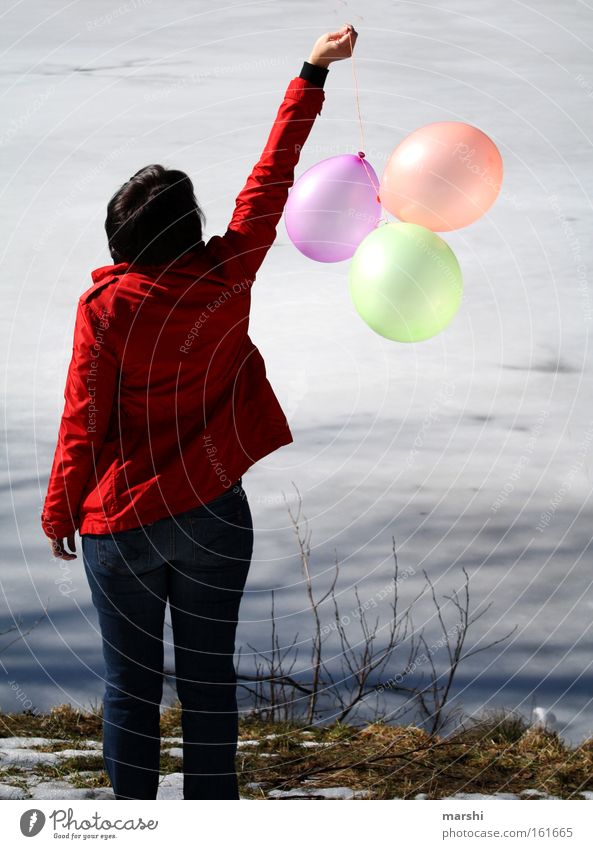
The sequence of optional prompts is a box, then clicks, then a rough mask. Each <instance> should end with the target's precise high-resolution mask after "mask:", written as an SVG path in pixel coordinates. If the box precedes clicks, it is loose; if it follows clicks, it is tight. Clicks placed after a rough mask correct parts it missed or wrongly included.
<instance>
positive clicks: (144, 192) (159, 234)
mask: <svg viewBox="0 0 593 849" xmlns="http://www.w3.org/2000/svg"><path fill="white" fill-rule="evenodd" d="M205 223H206V217H205V215H204V213H203V212H202V210H201V209H200V207H199V206H198V203H197V201H196V197H195V194H194V187H193V184H192V181H191V180H190V178H189V177H188V176H187V174H185V173H184V172H183V171H176V170H174V169H168V168H164V167H163V166H162V165H147V166H146V167H145V168H141V169H140V171H137V172H136V173H135V174H134V175H133V176H132V177H130V179H129V180H128V181H127V182H126V183H124V184H123V186H121V188H119V189H118V190H117V192H116V193H115V194H114V195H113V197H112V198H111V200H110V201H109V204H108V205H107V218H106V219H105V231H106V233H107V240H108V242H109V252H110V253H111V257H112V259H113V261H114V262H115V263H118V262H134V263H139V264H148V265H160V264H163V263H169V262H171V261H172V260H175V259H177V258H178V257H179V256H181V255H182V254H184V253H186V252H187V251H189V250H191V249H192V248H194V247H196V246H197V245H198V244H199V243H200V242H201V241H202V228H203V227H204V225H205Z"/></svg>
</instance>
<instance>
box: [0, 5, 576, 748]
mask: <svg viewBox="0 0 593 849" xmlns="http://www.w3.org/2000/svg"><path fill="white" fill-rule="evenodd" d="M346 20H349V21H351V22H352V23H353V24H354V25H355V27H356V28H357V29H358V31H359V33H360V38H359V43H358V47H357V57H356V68H357V73H358V78H359V83H360V97H361V108H362V114H363V118H364V126H365V151H366V154H367V157H368V159H369V161H370V162H371V163H372V164H373V166H374V167H375V169H376V170H377V171H378V172H379V173H380V172H381V170H382V167H383V165H384V163H385V161H386V158H387V157H388V155H389V153H390V152H391V150H392V149H393V147H394V146H395V145H396V144H397V143H398V142H399V141H400V140H401V139H402V138H403V137H404V136H405V135H406V134H407V133H409V132H411V131H412V130H413V129H415V128H417V127H419V126H421V125H423V124H426V123H429V122H432V121H439V120H459V121H467V122H469V123H472V124H475V125H477V126H479V127H480V128H481V129H483V130H484V131H485V132H487V133H488V134H489V135H491V137H492V138H493V139H494V141H495V142H496V144H497V145H498V147H499V149H500V151H501V153H502V155H503V158H504V163H505V181H504V186H503V191H502V193H501V196H500V198H499V200H498V202H497V203H496V205H495V206H494V208H493V209H492V211H491V212H490V214H488V215H487V216H486V217H485V218H484V219H483V220H481V221H479V222H478V223H476V224H474V225H472V226H471V227H468V228H466V229H464V230H461V231H459V232H455V233H450V234H447V236H446V239H447V241H448V242H449V244H450V245H451V247H452V248H453V250H454V251H455V252H456V254H457V257H458V259H459V261H460V264H461V267H462V270H463V273H464V280H465V296H464V302H463V305H462V308H461V310H460V313H459V314H458V316H457V317H456V318H455V320H454V321H453V323H452V324H451V325H450V326H449V328H448V329H447V330H446V332H444V333H443V334H441V335H440V336H438V337H436V338H434V339H432V340H429V341H427V342H423V343H420V344H417V345H411V346H405V345H398V344H396V343H390V342H388V341H387V340H384V339H382V338H380V337H378V336H376V335H374V334H373V333H372V332H371V331H370V330H369V329H368V328H367V327H366V325H365V324H363V322H362V321H361V320H360V319H359V318H358V316H357V315H356V314H355V312H354V310H353V307H352V306H351V303H350V301H349V296H348V292H347V272H348V263H340V264H337V265H334V266H328V265H317V264H315V263H313V262H311V261H309V260H307V259H305V258H304V257H302V256H301V255H300V254H298V252H297V251H296V250H295V249H294V247H293V246H292V245H291V244H290V243H289V241H288V238H287V235H286V232H285V229H284V226H283V225H281V227H280V228H279V235H278V240H277V243H276V245H275V246H274V248H273V249H272V250H271V252H270V254H269V257H268V259H267V260H266V263H265V265H264V267H263V269H262V271H261V273H260V276H259V279H258V281H257V284H256V287H255V290H254V306H253V319H252V336H253V338H254V340H255V341H256V343H257V344H258V345H259V346H260V348H261V350H262V352H263V354H264V355H265V357H266V360H267V364H268V370H269V375H270V378H271V381H272V384H273V385H274V387H275V389H276V391H277V394H278V396H279V398H280V399H281V401H282V402H283V404H284V407H285V410H286V412H287V414H288V416H289V419H290V422H291V425H292V428H293V432H294V437H295V442H294V444H293V445H290V446H287V447H285V448H283V449H282V450H280V451H278V452H277V453H276V454H274V455H273V456H271V457H269V458H267V459H266V460H264V461H263V462H261V463H260V464H259V465H258V466H257V467H256V468H254V469H252V470H251V471H250V472H249V473H248V474H247V475H246V476H245V479H244V484H245V488H246V491H247V493H248V495H249V498H250V501H251V505H252V512H253V515H254V520H255V523H256V526H257V542H256V549H255V553H254V560H253V566H252V570H251V574H250V578H249V582H248V587H247V592H246V595H245V598H244V601H243V607H242V617H243V621H242V623H241V626H240V629H239V635H238V638H239V642H240V643H241V644H242V645H245V643H246V642H250V643H252V644H256V645H258V647H260V648H266V647H267V646H268V634H269V609H270V599H269V590H270V589H271V588H276V590H277V592H276V605H277V613H278V615H279V616H280V617H282V629H283V633H284V634H285V636H286V638H287V639H291V638H292V636H293V635H294V634H295V633H296V632H297V631H299V632H300V633H301V634H306V633H307V628H308V624H307V620H306V618H305V616H306V613H305V604H304V602H305V595H304V590H303V586H302V579H301V573H300V566H299V562H298V559H297V557H296V551H295V547H294V538H293V533H292V530H291V528H290V526H289V522H288V516H287V512H286V506H285V504H284V503H283V499H282V493H283V492H284V493H286V495H287V497H288V498H289V499H294V489H293V486H292V482H294V483H295V484H296V485H297V486H298V488H299V490H300V492H301V494H302V496H303V500H304V504H305V510H306V513H307V515H308V517H309V519H310V521H311V528H312V530H313V546H314V569H315V571H316V573H318V574H319V575H320V578H319V580H320V581H323V580H324V579H323V576H322V573H323V572H324V571H325V570H327V569H329V568H330V567H331V564H332V562H333V558H334V552H335V551H337V554H338V556H339V557H340V559H341V561H342V563H343V571H342V584H341V590H342V596H341V600H342V604H343V606H344V609H345V610H348V608H349V607H350V606H351V607H354V604H355V602H354V597H353V594H352V587H353V585H354V583H358V585H359V592H360V594H361V599H363V600H364V599H371V598H373V596H374V595H375V594H376V593H378V592H380V590H381V588H382V587H383V586H384V585H385V584H386V583H387V582H388V581H389V579H390V575H391V572H390V565H391V563H390V555H391V537H392V536H394V537H395V541H396V545H397V550H398V554H399V561H400V567H401V568H402V569H407V570H413V572H412V573H411V577H410V579H409V580H407V581H406V585H405V590H404V592H405V593H406V594H409V596H410V597H411V596H413V595H414V594H415V593H416V592H417V591H418V589H419V587H420V585H421V582H422V570H423V569H426V571H427V572H428V574H429V575H430V576H431V579H432V580H433V581H434V583H435V586H436V588H437V591H438V592H439V593H449V592H450V591H451V590H452V589H454V588H456V587H460V586H461V567H462V566H465V567H466V568H467V569H468V571H469V573H470V575H471V577H472V587H473V599H474V602H475V603H476V604H477V603H488V602H492V608H491V610H490V612H489V613H488V615H487V617H485V618H484V619H483V620H481V629H482V630H481V631H479V632H478V633H476V635H475V637H476V639H478V638H480V637H482V636H483V638H484V640H485V641H490V640H493V639H496V638H498V637H499V636H501V635H502V634H503V633H505V632H506V631H507V630H509V629H510V628H511V627H513V626H514V625H518V630H517V632H516V633H515V635H514V636H513V639H512V641H511V642H509V643H508V644H505V645H503V646H499V647H497V648H496V649H494V650H492V651H491V652H490V653H488V655H479V656H478V657H477V658H476V659H475V662H474V663H473V664H472V663H470V664H468V666H466V667H465V668H464V669H463V670H462V673H461V676H460V678H459V681H458V687H457V690H456V697H457V698H458V699H459V701H460V703H462V704H463V705H464V706H465V708H466V709H467V710H469V711H473V710H477V709H479V708H480V707H482V706H486V707H494V706H503V705H504V706H507V707H515V706H518V707H520V708H522V709H523V710H524V711H525V712H527V713H528V712H529V710H530V707H531V705H532V703H534V702H536V703H537V704H538V705H543V706H545V707H546V708H548V709H551V710H553V711H554V713H555V714H556V716H557V718H558V724H559V727H560V729H561V731H562V733H563V734H564V735H565V736H566V737H567V738H568V739H569V740H572V741H577V740H579V739H581V738H583V737H584V736H586V735H590V734H591V733H592V731H593V706H592V703H591V695H592V693H593V686H592V675H591V636H592V634H591V628H592V624H591V623H592V621H593V617H592V611H593V594H592V592H591V565H592V561H593V556H592V548H591V528H592V503H591V447H592V443H593V401H592V395H591V382H590V373H591V372H590V369H591V346H590V331H591V327H592V321H593V292H592V290H591V285H592V282H591V280H590V273H591V269H590V259H589V255H590V248H591V233H592V228H591V189H592V176H593V172H592V169H591V164H590V163H591V133H592V131H593V109H592V105H593V71H592V70H591V48H590V45H591V43H592V39H593V12H592V11H591V10H590V9H589V8H588V7H587V6H585V5H584V4H572V3H571V4H566V3H562V4H560V3H557V2H554V0H542V1H541V2H538V3H535V2H531V3H524V2H521V3H519V2H514V0H502V2H500V0H499V2H492V0H485V2H480V3H479V4H475V3H473V2H470V0H447V3H443V2H439V0H433V2H432V3H429V4H418V3H415V2H401V3H398V4H392V3H388V2H386V0H375V2H373V3H371V4H369V3H365V4H363V3H354V2H344V0H322V2H319V0H314V1H313V0H299V2H298V3H291V2H288V0H268V2H256V3H254V2H239V3H236V4H233V5H232V6H228V7H224V6H220V4H215V3H212V2H210V3H206V2H204V3H200V4H198V5H197V6H196V4H195V3H193V2H189V0H172V2H170V3H168V4H167V5H166V6H164V5H163V4H158V3H152V2H150V0H134V2H128V3H119V4H118V0H113V2H111V3H109V4H105V3H103V2H99V0H79V2H74V3H70V4H65V3H62V2H56V0H49V2H47V3H44V4H41V5H40V4H35V3H33V0H24V2H21V3H19V4H15V5H14V6H12V8H11V10H10V11H6V12H5V13H4V14H3V17H2V26H1V27H0V40H1V50H2V58H1V59H0V63H1V64H0V70H1V72H2V92H1V97H2V116H3V117H2V126H1V128H0V169H1V181H0V187H1V188H0V192H1V194H2V203H1V206H0V216H1V226H2V235H3V238H2V240H1V245H2V247H1V248H0V250H1V251H2V254H1V255H2V276H3V309H2V312H1V314H0V322H1V324H2V327H1V332H0V349H1V356H2V363H3V364H4V365H5V368H4V370H3V371H4V378H5V381H4V388H5V398H4V402H5V416H4V419H3V422H2V424H3V427H4V431H5V439H6V452H5V455H4V462H5V464H6V470H5V475H4V477H3V483H2V505H3V510H2V516H1V518H0V523H1V524H0V533H1V538H2V540H3V545H2V555H1V556H2V566H1V571H0V580H1V586H2V593H1V595H0V625H3V624H7V625H8V624H10V623H11V621H12V618H13V617H21V621H22V626H23V627H24V628H26V627H27V626H28V625H30V624H31V623H32V622H34V621H35V620H36V619H37V617H38V616H39V615H40V613H41V611H42V608H43V607H44V606H47V609H48V618H47V619H46V620H45V621H43V622H42V623H41V624H39V626H38V627H37V628H36V629H35V630H34V631H33V632H32V633H31V634H30V636H28V637H26V639H25V640H24V641H23V642H22V643H20V644H18V645H15V646H13V647H12V648H11V649H10V651H9V652H8V653H6V654H5V655H2V656H0V657H1V660H2V661H3V664H4V666H5V672H4V671H2V670H1V669H0V706H1V708H2V709H3V710H5V711H8V710H18V709H19V708H20V707H21V706H22V705H23V704H24V703H25V702H27V701H28V702H30V703H31V704H32V705H33V706H34V707H36V708H38V709H40V710H42V709H45V708H47V707H49V706H51V705H53V704H56V703H59V702H64V701H72V702H73V703H78V704H84V705H86V704H88V702H89V700H91V699H97V698H99V697H100V695H101V692H102V680H101V672H102V661H101V650H100V643H99V638H98V633H97V625H96V618H95V615H94V610H93V608H92V606H91V604H90V597H89V592H88V587H87V585H86V581H85V578H84V574H83V570H82V564H81V561H80V558H79V559H78V560H76V561H73V562H72V563H70V564H61V563H59V562H58V561H55V560H53V559H52V558H51V557H50V555H49V552H48V548H47V545H46V542H45V540H44V538H43V537H42V534H41V531H40V524H39V513H40V509H41V504H42V500H43V496H44V494H45V487H46V483H47V475H48V472H49V467H50V463H51V458H52V454H53V449H54V445H55V438H56V432H57V426H58V422H59V416H60V413H61V410H62V404H63V399H62V392H63V384H64V377H65V369H66V366H67V363H68V360H69V357H70V348H71V338H72V337H71V334H72V327H73V320H74V310H75V304H76V299H77V297H78V295H79V294H80V292H82V291H83V290H84V289H86V288H88V286H89V285H90V283H91V280H90V270H91V269H93V268H95V267H97V266H99V265H102V264H106V263H107V262H109V257H108V254H107V251H106V247H105V244H104V238H103V230H102V226H103V220H104V214H105V205H106V202H107V200H108V198H109V197H110V196H111V194H112V192H113V191H114V190H115V189H116V188H117V187H118V186H119V185H120V184H121V183H122V182H123V181H124V180H125V179H127V178H128V177H129V176H130V174H132V173H133V172H134V171H136V170H138V168H140V167H141V166H143V165H145V164H148V163H150V162H163V163H164V164H166V165H170V166H177V167H180V168H183V169H185V170H187V171H188V172H189V173H190V174H191V175H192V177H193V178H194V181H195V186H196V191H197V195H198V198H199V200H200V202H201V204H202V205H203V207H204V208H205V210H206V213H207V218H208V224H207V233H206V237H209V236H210V235H212V234H214V233H217V232H221V231H223V230H224V228H225V227H226V223H227V221H228V218H229V216H230V214H231V211H232V205H233V200H234V198H235V196H236V194H237V193H238V191H239V190H240V188H241V187H242V185H243V182H244V180H245V178H246V176H247V173H248V172H249V170H250V168H251V166H252V164H253V162H254V161H255V159H256V158H257V155H258V154H259V151H260V148H261V146H262V145H263V143H264V141H265V138H266V136H267V133H268V130H269V127H270V124H271V121H272V119H273V117H274V115H275V111H276V108H277V106H278V104H279V102H280V99H281V97H282V94H283V92H284V90H285V88H286V85H287V83H288V81H289V80H290V79H291V77H293V76H295V75H297V74H298V72H299V70H300V66H301V63H302V61H303V59H305V58H307V56H308V54H309V51H310V47H311V45H312V43H313V41H314V40H315V38H316V37H317V36H318V35H319V34H320V33H321V32H324V31H326V30H328V29H332V28H335V27H337V26H339V25H341V24H342V23H343V22H344V21H346ZM360 147H361V140H360V136H359V129H358V125H357V120H356V110H355V101H354V96H353V78H352V68H351V65H350V63H347V62H346V63H341V64H340V65H336V66H333V67H332V69H331V70H330V74H329V77H328V80H327V83H326V102H325V105H324V109H323V113H322V116H321V117H320V119H319V120H318V122H317V123H316V125H315V127H314V129H313V132H312V134H311V137H310V139H309V143H308V144H307V147H306V148H305V150H304V151H303V154H302V158H301V163H300V165H299V173H301V172H302V171H303V170H304V169H305V168H306V167H308V166H309V165H312V164H313V163H314V162H316V161H318V160H320V159H322V158H324V157H327V156H331V155H333V154H337V153H342V152H354V151H356V150H358V149H360ZM293 503H294V501H293ZM423 611H424V614H423V615H424V618H425V623H424V624H425V625H426V628H427V634H428V636H429V639H430V635H431V634H434V635H435V637H437V636H438V631H437V629H436V623H435V621H434V618H431V615H430V612H429V611H430V608H429V606H426V607H424V608H423ZM387 612H388V611H387V610H386V611H385V616H386V615H387ZM328 615H330V611H328ZM416 624H417V625H422V624H423V623H422V615H420V616H419V617H417V618H416ZM166 637H167V640H170V631H169V630H167V632H166ZM168 658H169V659H170V658H171V651H170V646H168ZM435 662H436V663H437V664H439V663H441V662H442V663H443V664H444V658H442V657H439V654H438V653H437V654H436V656H435ZM397 671H398V670H397V669H394V670H393V672H394V673H396V672H397Z"/></svg>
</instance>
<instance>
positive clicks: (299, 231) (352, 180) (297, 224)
mask: <svg viewBox="0 0 593 849" xmlns="http://www.w3.org/2000/svg"><path fill="white" fill-rule="evenodd" d="M363 160H364V161H363ZM378 187H379V178H378V177H377V175H376V173H375V171H374V169H373V168H372V167H371V166H370V165H369V163H368V162H367V161H366V159H364V154H358V155H356V154H351V153H346V154H344V155H342V156H331V157H330V158H329V159H323V160H322V161H321V162H318V163H317V164H316V165H313V166H312V167H311V168H309V169H307V171H305V173H304V174H303V175H302V176H301V177H299V179H298V180H297V181H296V182H295V184H294V186H293V187H292V189H291V191H290V193H289V195H288V200H287V202H286V206H285V208H284V222H285V224H286V230H287V232H288V235H289V237H290V239H291V241H292V242H293V243H294V245H295V246H296V247H297V248H298V249H299V251H300V252H301V253H303V254H304V255H305V256H308V257H309V258H310V259H315V260H317V261H318V262H340V261H341V260H344V259H350V257H352V256H353V255H354V252H355V250H356V248H357V247H358V246H359V244H360V243H361V242H362V240H363V239H364V237H365V236H367V235H368V234H369V233H370V232H371V230H374V229H375V227H376V226H377V223H378V221H379V218H380V217H381V204H380V202H379V199H378V197H377V191H378Z"/></svg>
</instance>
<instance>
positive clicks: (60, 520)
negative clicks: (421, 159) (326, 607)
mask: <svg viewBox="0 0 593 849" xmlns="http://www.w3.org/2000/svg"><path fill="white" fill-rule="evenodd" d="M323 100H324V91H323V88H322V87H320V86H318V85H315V84H314V83H313V82H311V81H310V80H308V79H304V78H302V77H295V78H294V79H292V80H291V82H290V83H289V85H288V88H287V90H286V93H285V95H284V100H283V101H282V104H281V106H280V108H279V110H278V114H277V117H276V120H275V123H274V126H273V127H272V130H271V132H270V135H269V137H268V140H267V142H266V145H265V148H264V150H263V153H262V155H261V157H260V159H259V162H258V163H257V165H256V166H255V167H254V169H253V171H252V172H251V174H250V176H249V178H248V180H247V182H246V183H245V186H244V187H243V189H242V191H241V192H240V194H239V195H238V196H237V199H236V205H235V210H234V212H233V216H232V218H231V221H230V223H229V225H228V229H227V231H226V233H225V234H224V236H213V237H212V238H211V239H210V240H209V241H208V243H206V244H205V243H204V242H201V243H200V245H199V246H198V247H197V248H196V249H193V250H191V251H189V252H188V253H186V254H184V255H183V256H181V257H180V258H178V259H177V260H175V261H174V262H172V263H169V264H167V265H159V266H149V265H139V264H133V263H125V262H122V263H119V264H116V265H107V266H103V267H101V268H97V269H95V270H94V271H93V272H92V273H91V276H92V279H93V284H94V285H93V286H91V288H90V289H88V290H87V291H86V292H85V293H84V294H83V295H82V296H81V297H80V299H79V301H78V309H77V314H76V323H75V329H74V343H73V348H72V359H71V361H70V365H69V368H68V376H67V381H66V388H65V391H64V399H65V406H64V412H63V415H62V420H61V424H60V429H59V436H58V443H57V447H56V451H55V456H54V461H53V466H52V470H51V475H50V479H49V485H48V490H47V495H46V498H45V503H44V507H43V512H42V516H41V522H42V526H43V530H44V532H45V533H46V534H47V536H48V537H50V538H60V539H61V538H63V537H66V536H69V535H70V534H72V533H73V532H74V531H75V530H76V529H78V530H79V532H80V533H109V532H113V531H120V530H125V529H127V528H133V527H138V526H139V525H146V524H149V523H150V522H154V521H156V520H157V519H160V518H163V517H165V516H169V515H174V514H176V513H181V512H183V511H185V510H189V509H190V508H192V507H196V506H198V505H199V504H202V503H205V502H208V501H210V500H211V499H213V498H215V497H216V496H217V495H220V494H221V493H222V492H223V491H224V490H225V489H227V488H228V487H229V486H231V484H233V483H234V482H235V480H236V479H237V478H238V477H239V476H240V475H242V474H243V473H244V472H245V471H246V470H247V469H248V468H249V467H250V466H251V465H253V463H255V462H256V461H257V460H259V459H260V458H261V457H264V456H265V455H266V454H269V453H270V452H271V451H274V450H275V449H277V448H279V447H280V446H282V445H286V444H288V443H290V442H292V434H291V432H290V429H289V426H288V422H287V420H286V416H285V415H284V413H283V411H282V408H281V407H280V404H279V402H278V400H277V398H276V396H275V394H274V391H273V389H272V387H271V386H270V383H269V382H268V379H267V377H266V369H265V365H264V361H263V358H262V356H261V354H260V353H259V351H258V349H257V348H256V346H255V345H254V344H253V342H252V341H251V339H250V338H249V335H248V332H247V331H248V328H249V309H250V302H251V294H250V289H251V285H252V283H253V281H254V278H255V275H256V273H257V271H258V269H259V267H260V266H261V264H262V262H263V260H264V257H265V256H266V253H267V252H268V250H269V249H270V247H271V245H272V243H273V242H274V239H275V237H276V227H277V224H278V222H279V220H280V217H281V215H282V212H283V208H284V205H285V202H286V199H287V196H288V190H289V188H290V187H291V185H292V183H293V180H294V168H295V165H296V164H297V162H298V159H299V153H300V150H301V147H302V145H303V144H304V143H305V141H306V139H307V137H308V135H309V132H310V130H311V127H312V126H313V123H314V121H315V118H316V116H317V115H318V114H320V112H321V108H322V104H323Z"/></svg>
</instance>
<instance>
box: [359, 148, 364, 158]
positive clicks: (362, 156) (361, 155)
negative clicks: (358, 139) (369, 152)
mask: <svg viewBox="0 0 593 849" xmlns="http://www.w3.org/2000/svg"><path fill="white" fill-rule="evenodd" d="M358 155H359V156H360V158H361V159H364V150H359V151H358Z"/></svg>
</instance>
